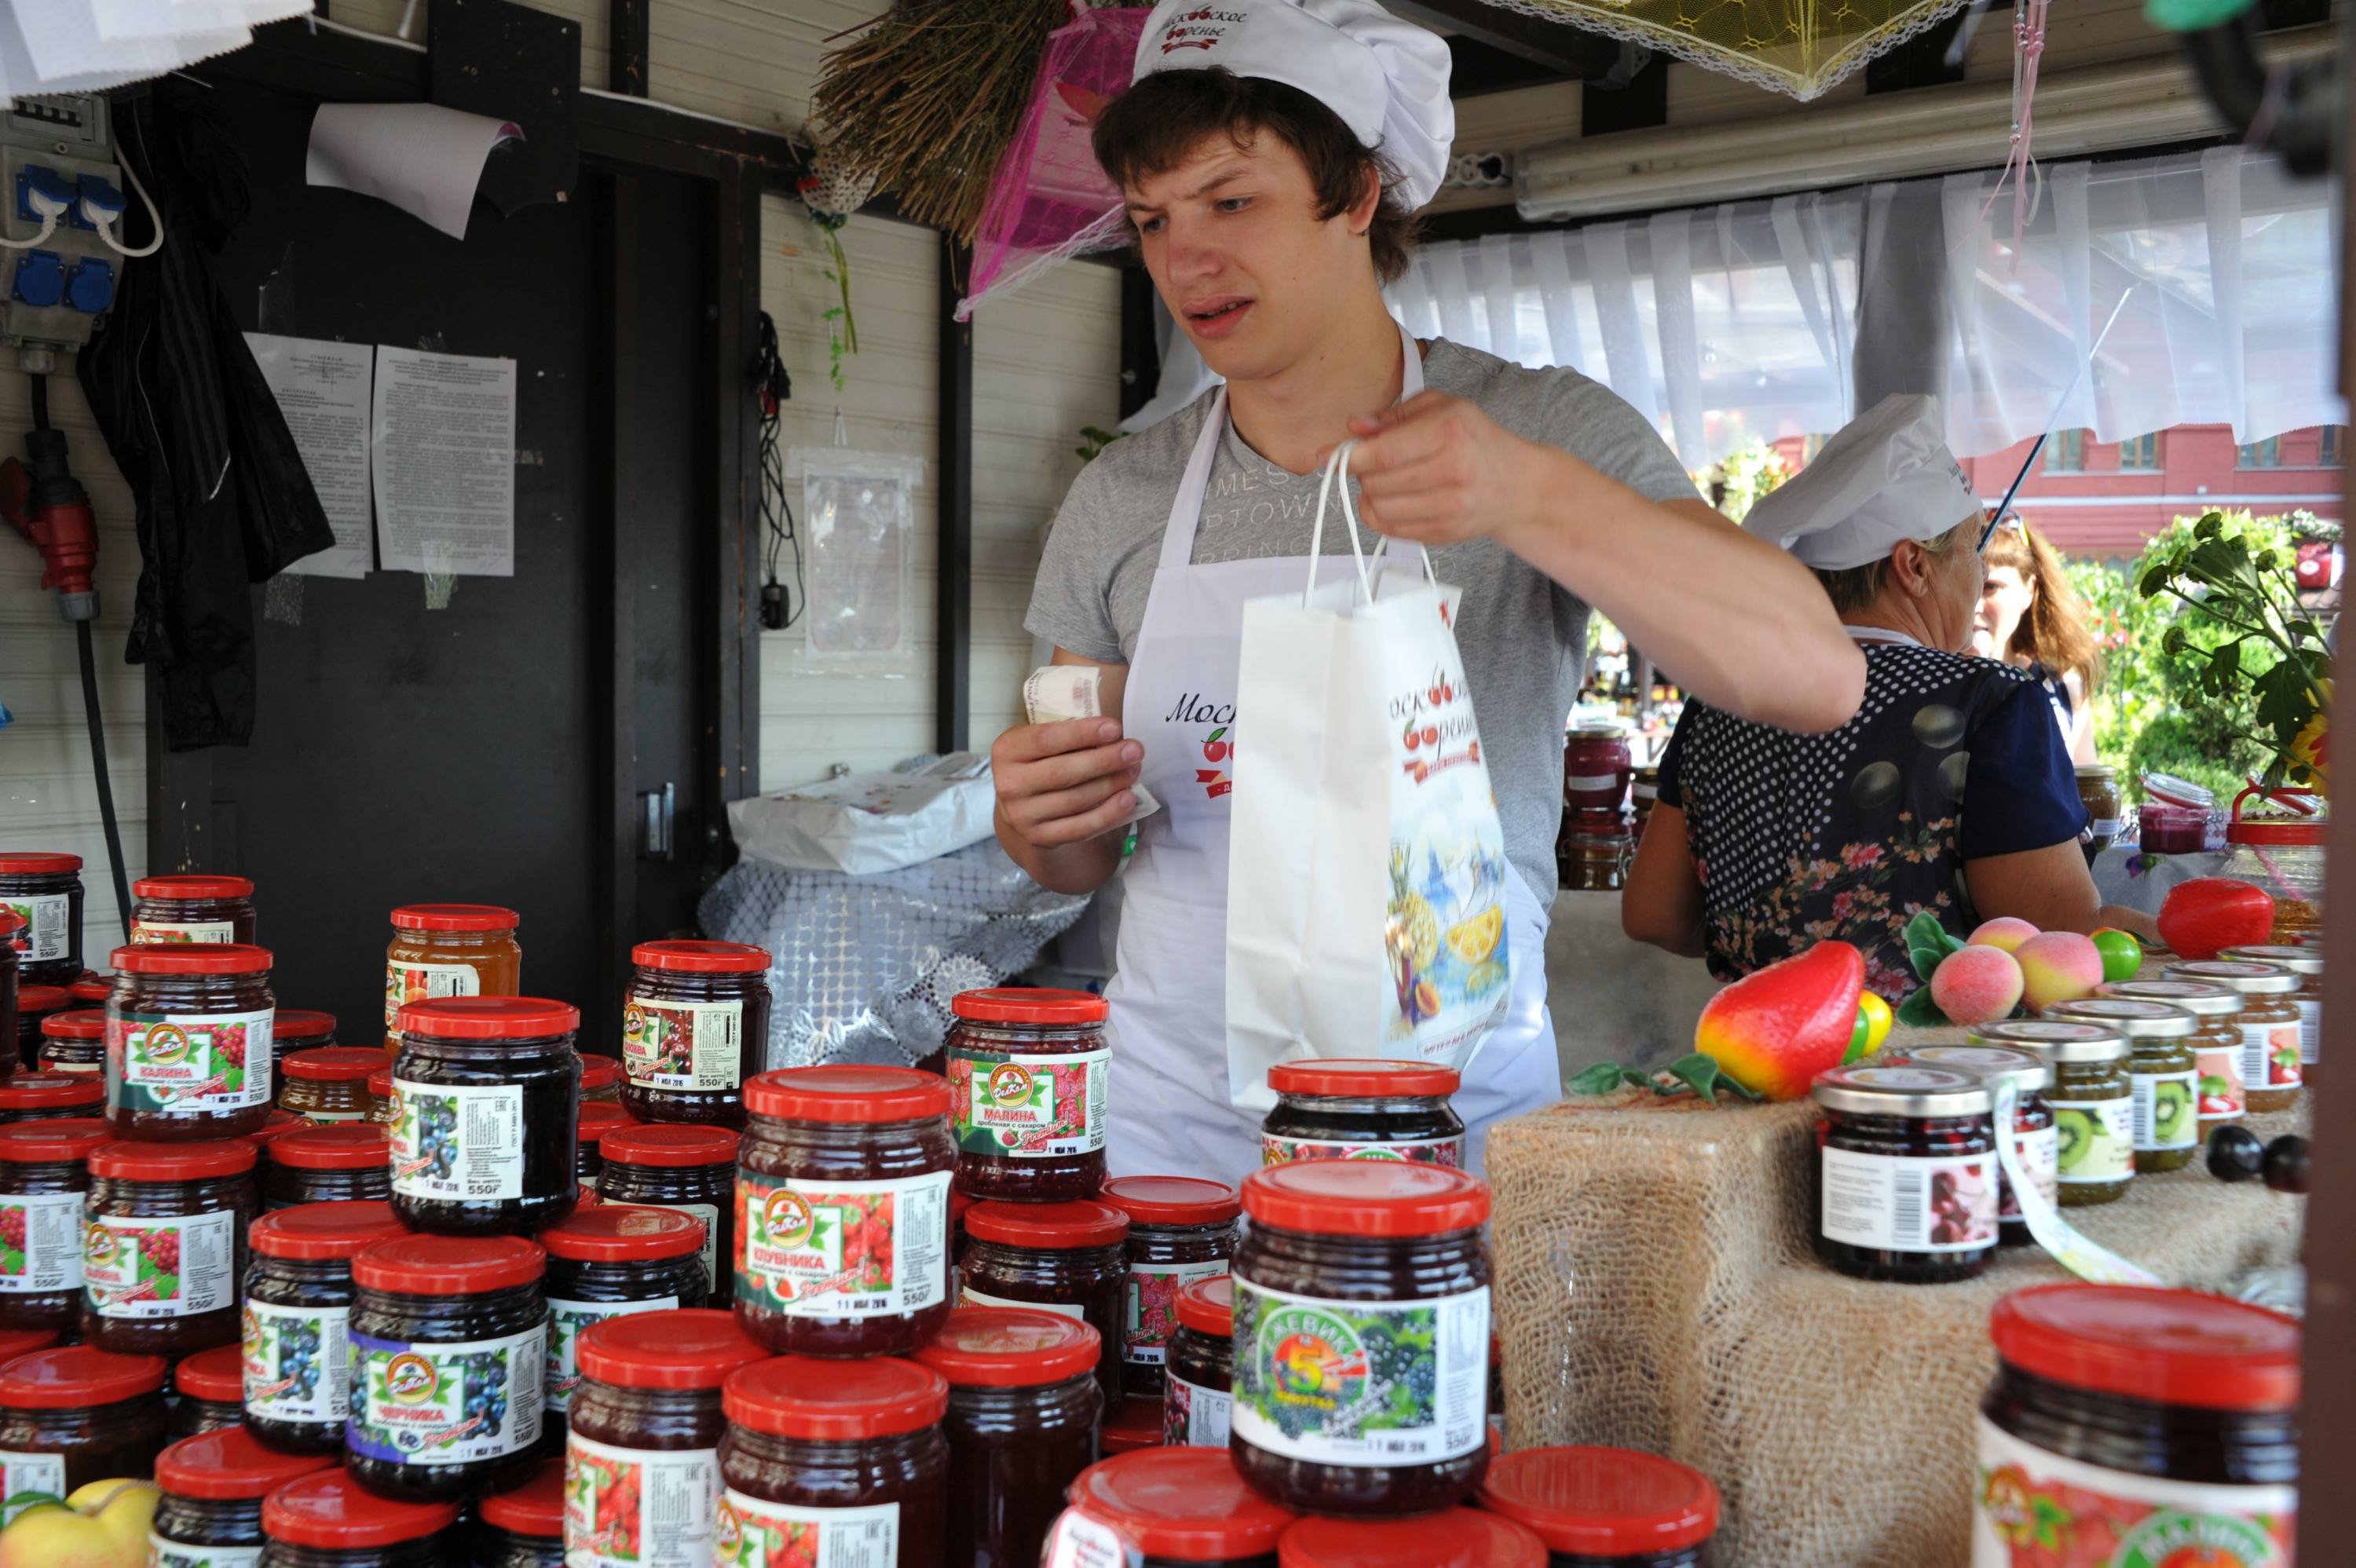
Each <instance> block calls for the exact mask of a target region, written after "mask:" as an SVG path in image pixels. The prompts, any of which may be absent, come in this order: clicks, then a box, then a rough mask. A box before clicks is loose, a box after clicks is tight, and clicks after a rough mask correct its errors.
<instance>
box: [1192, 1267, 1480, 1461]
mask: <svg viewBox="0 0 2356 1568" xmlns="http://www.w3.org/2000/svg"><path fill="white" fill-rule="evenodd" d="M1235 1302H1236V1310H1235V1324H1236V1332H1235V1347H1236V1386H1235V1392H1234V1395H1233V1401H1232V1403H1231V1404H1230V1406H1229V1409H1228V1420H1229V1423H1230V1427H1231V1430H1232V1431H1233V1433H1234V1435H1235V1436H1237V1437H1238V1438H1240V1439H1242V1440H1243V1441H1245V1442H1247V1443H1249V1444H1250V1445H1253V1446H1254V1447H1256V1448H1259V1449H1262V1450H1264V1451H1266V1452H1268V1453H1270V1454H1276V1455H1280V1456H1283V1457H1285V1458H1288V1459H1306V1460H1309V1461H1312V1462H1313V1463H1322V1464H1333V1465H1375V1466H1390V1465H1428V1464H1433V1463H1436V1462H1438V1461H1440V1460H1442V1459H1453V1458H1455V1457H1457V1456H1460V1455H1464V1454H1470V1453H1472V1451H1473V1450H1474V1449H1476V1448H1478V1447H1480V1446H1481V1445H1482V1444H1483V1443H1484V1442H1486V1441H1487V1440H1488V1435H1489V1411H1488V1403H1489V1397H1488V1396H1489V1289H1488V1286H1486V1285H1483V1286H1481V1287H1479V1288H1478V1289H1475V1290H1469V1291H1466V1292H1464V1293H1463V1294H1462V1295H1459V1296H1440V1297H1439V1298H1437V1299H1434V1300H1430V1301H1419V1302H1375V1301H1327V1300H1323V1299H1320V1298H1317V1297H1313V1296H1293V1295H1290V1294H1288V1293H1285V1292H1282V1291H1274V1290H1269V1289H1266V1288H1264V1287H1262V1286H1260V1285H1254V1284H1252V1283H1251V1282H1250V1281H1249V1280H1248V1279H1246V1278H1244V1277H1243V1276H1242V1275H1237V1276H1236V1285H1235Z"/></svg>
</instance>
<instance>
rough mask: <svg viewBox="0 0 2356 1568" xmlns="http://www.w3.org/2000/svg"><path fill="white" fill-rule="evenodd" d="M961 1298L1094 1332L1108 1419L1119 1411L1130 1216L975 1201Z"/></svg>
mask: <svg viewBox="0 0 2356 1568" xmlns="http://www.w3.org/2000/svg"><path fill="white" fill-rule="evenodd" d="M965 1233H966V1249H965V1256H964V1257H963V1258H962V1259H961V1260H959V1262H958V1276H959V1285H960V1288H959V1291H958V1301H959V1302H960V1303H961V1304H962V1305H964V1306H967V1307H1042V1308H1044V1309H1045V1310H1046V1311H1049V1312H1058V1313H1061V1314H1063V1315H1064V1316H1065V1317H1072V1318H1076V1319H1078V1320H1079V1321H1081V1322H1083V1323H1086V1324H1087V1325H1088V1327H1090V1328H1094V1329H1095V1330H1096V1331H1097V1334H1098V1339H1099V1344H1100V1349H1099V1350H1098V1363H1097V1381H1099V1382H1101V1383H1102V1384H1103V1385H1104V1394H1105V1416H1106V1418H1107V1419H1108V1420H1109V1419H1110V1418H1111V1417H1113V1416H1116V1415H1118V1414H1119V1413H1120V1406H1121V1396H1122V1393H1123V1392H1124V1390H1125V1380H1124V1379H1123V1377H1122V1375H1121V1352H1120V1346H1121V1339H1122V1325H1123V1323H1124V1322H1126V1320H1127V1318H1128V1316H1129V1313H1128V1306H1129V1253H1128V1251H1127V1249H1126V1247H1125V1245H1124V1243H1126V1241H1127V1239H1128V1236H1129V1216H1128V1215H1126V1214H1124V1213H1122V1212H1121V1211H1119V1210H1118V1209H1114V1208H1111V1207H1108V1205H1106V1204H1102V1203H977V1204H975V1205H974V1206H973V1208H972V1209H970V1210H969V1211H967V1213H966V1217H965Z"/></svg>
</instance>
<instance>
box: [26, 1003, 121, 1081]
mask: <svg viewBox="0 0 2356 1568" xmlns="http://www.w3.org/2000/svg"><path fill="white" fill-rule="evenodd" d="M39 1070H40V1071H41V1072H89V1073H95V1074H97V1075H99V1076H100V1078H101V1081H103V1079H104V1075H105V1072H106V1009H105V1008H67V1009H66V1010H65V1011H64V1012H61V1013H51V1014H50V1015H49V1016H48V1017H47V1018H45V1019H42V1020H41V1062H40V1069H39Z"/></svg>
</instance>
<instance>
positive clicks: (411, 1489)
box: [344, 1236, 548, 1499]
mask: <svg viewBox="0 0 2356 1568" xmlns="http://www.w3.org/2000/svg"><path fill="white" fill-rule="evenodd" d="M546 1267H547V1258H546V1254H545V1253H542V1252H541V1247H540V1243H537V1242H530V1241H526V1240H524V1239H523V1238H521V1237H519V1236H398V1237H394V1238H392V1239H391V1240H389V1241H382V1242H371V1243H369V1244H368V1245H367V1246H365V1247H363V1248H361V1249H360V1251H359V1253H358V1255H356V1256H355V1257H354V1258H353V1259H352V1283H353V1284H354V1285H357V1286H359V1295H358V1297H357V1299H356V1300H355V1301H354V1302H353V1304H352V1317H351V1338H352V1400H351V1414H350V1416H349V1417H348V1419H347V1420H346V1421H345V1423H344V1448H345V1456H344V1465H345V1467H346V1468H348V1470H350V1471H351V1473H352V1475H353V1476H354V1477H357V1478H358V1479H359V1480H360V1481H361V1482H363V1483H364V1484H366V1485H367V1486H368V1487H369V1488H371V1489H373V1490H376V1491H380V1492H384V1493H387V1494H389V1495H390V1496H392V1497H398V1498H410V1499H444V1498H467V1497H473V1496H474V1495H476V1494H477V1492H479V1491H481V1490H482V1489H483V1488H484V1487H485V1486H486V1485H496V1484H498V1482H500V1481H501V1480H503V1479H505V1478H507V1477H511V1476H519V1475H520V1474H521V1473H522V1472H523V1471H524V1470H527V1469H529V1468H530V1462H531V1452H532V1445H534V1444H536V1443H538V1442H539V1441H540V1428H541V1376H542V1373H543V1371H544V1370H545V1366H546V1362H547V1358H548V1303H547V1301H546V1299H545V1298H544V1297H543V1296H541V1275H542V1274H543V1272H544V1271H545V1269H546Z"/></svg>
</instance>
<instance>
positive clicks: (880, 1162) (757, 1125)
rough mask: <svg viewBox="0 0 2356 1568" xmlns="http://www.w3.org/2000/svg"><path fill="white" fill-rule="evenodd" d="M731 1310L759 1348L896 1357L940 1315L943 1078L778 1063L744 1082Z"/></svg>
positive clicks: (945, 1199) (945, 1203) (945, 1211)
mask: <svg viewBox="0 0 2356 1568" xmlns="http://www.w3.org/2000/svg"><path fill="white" fill-rule="evenodd" d="M744 1106H745V1109H746V1111H747V1112H748V1113H750V1120H749V1123H748V1125H746V1127H745V1131H744V1137H743V1139H742V1140H741V1141H740V1143H739V1144H738V1146H737V1155H736V1160H737V1168H736V1200H735V1220H736V1239H735V1259H736V1266H735V1271H734V1273H735V1293H736V1317H737V1319H738V1321H740V1322H742V1323H743V1324H744V1331H745V1332H746V1333H748V1334H750V1335H752V1336H753V1337H754V1338H755V1339H758V1340H760V1341H761V1342H762V1343H763V1344H765V1345H766V1346H767V1347H768V1348H769V1349H772V1350H776V1351H781V1352H787V1353H791V1354H796V1355H805V1356H896V1355H905V1354H906V1353H907V1352H908V1351H910V1350H913V1349H916V1347H917V1346H919V1345H921V1344H923V1343H924V1342H925V1341H926V1340H927V1339H931V1338H932V1337H933V1336H934V1335H935V1334H937V1333H938V1332H940V1326H941V1323H942V1321H943V1320H944V1319H945V1318H947V1317H948V1315H949V1307H950V1297H951V1291H950V1282H949V1267H948V1218H949V1179H950V1172H951V1171H952V1170H953V1169H954V1168H956V1165H957V1163H958V1155H957V1150H956V1148H955V1147H954V1146H953V1145H951V1143H950V1142H949V1131H948V1111H949V1091H948V1085H947V1084H945V1083H942V1082H941V1080H940V1079H939V1078H938V1077H937V1075H935V1074H933V1073H930V1072H917V1071H916V1070H915V1069H914V1068H905V1067H852V1066H838V1067H785V1068H779V1069H778V1070H776V1072H764V1073H761V1074H760V1075H758V1076H757V1077H755V1078H753V1079H751V1080H749V1081H747V1083H745V1085H744Z"/></svg>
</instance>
